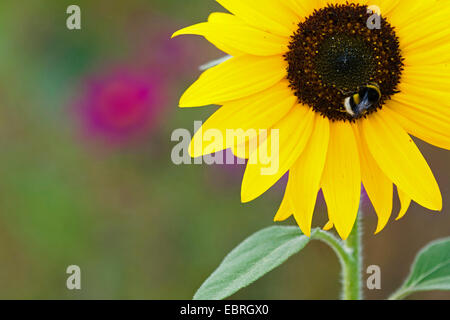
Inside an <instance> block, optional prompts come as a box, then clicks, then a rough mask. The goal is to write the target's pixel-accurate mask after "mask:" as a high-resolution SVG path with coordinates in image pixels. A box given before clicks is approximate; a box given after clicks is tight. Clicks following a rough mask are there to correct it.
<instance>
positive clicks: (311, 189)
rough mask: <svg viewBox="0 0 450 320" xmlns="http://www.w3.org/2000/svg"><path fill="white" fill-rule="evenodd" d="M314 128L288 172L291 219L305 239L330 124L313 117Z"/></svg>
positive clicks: (325, 152) (308, 228) (323, 163)
mask: <svg viewBox="0 0 450 320" xmlns="http://www.w3.org/2000/svg"><path fill="white" fill-rule="evenodd" d="M314 117H315V119H314V122H315V125H314V129H313V133H312V134H311V138H310V139H309V142H308V145H307V146H306V148H305V150H304V151H303V153H302V154H301V155H300V157H299V159H298V160H297V161H296V162H295V164H294V166H293V167H292V169H291V171H290V179H289V180H290V181H291V185H290V194H291V201H292V205H293V208H294V217H295V220H296V221H297V223H298V225H299V227H300V229H301V230H302V231H303V233H304V234H305V235H307V236H308V237H309V236H310V234H311V223H312V218H313V213H314V207H315V205H316V199H317V193H318V192H319V190H320V181H321V178H322V172H323V168H324V166H325V160H326V156H327V150H328V141H329V138H330V125H329V120H328V119H325V118H323V117H322V116H320V115H319V114H316V115H315V116H314Z"/></svg>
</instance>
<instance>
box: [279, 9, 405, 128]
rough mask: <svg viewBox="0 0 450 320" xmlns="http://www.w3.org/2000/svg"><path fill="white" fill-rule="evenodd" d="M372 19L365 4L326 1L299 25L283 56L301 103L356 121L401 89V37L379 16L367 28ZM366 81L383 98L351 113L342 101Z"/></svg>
mask: <svg viewBox="0 0 450 320" xmlns="http://www.w3.org/2000/svg"><path fill="white" fill-rule="evenodd" d="M371 17H372V18H373V17H374V16H373V14H372V13H370V12H369V13H368V10H367V6H363V5H356V4H345V5H328V6H327V7H325V8H322V9H320V10H316V11H314V13H313V14H312V15H311V16H309V17H308V18H307V19H306V20H305V21H304V22H302V23H300V24H299V26H298V30H297V32H296V33H295V34H294V35H293V36H292V38H291V43H290V45H289V52H288V53H287V54H286V55H285V59H286V61H287V62H288V69H287V71H288V80H289V81H290V86H291V88H292V90H293V91H294V93H295V95H296V96H297V98H298V100H299V102H300V103H303V104H305V105H308V106H310V107H311V108H313V109H314V110H315V111H317V112H319V113H320V114H322V115H323V116H326V117H328V118H329V119H330V120H344V121H345V120H351V121H352V120H354V119H356V118H359V117H363V116H366V115H368V114H370V113H372V112H374V111H376V110H378V109H379V108H381V107H382V106H383V104H384V103H385V102H386V101H387V100H389V99H390V98H391V96H392V95H393V94H395V93H397V92H398V91H397V86H398V84H399V82H400V78H401V74H402V70H403V58H402V56H401V52H400V48H399V41H398V38H397V36H396V34H395V31H394V28H393V27H392V26H391V25H390V24H389V23H388V22H387V21H386V20H385V19H384V18H383V17H382V16H381V17H379V16H377V17H375V18H378V19H379V22H380V24H379V27H380V28H376V25H373V27H370V28H369V26H370V25H368V21H374V20H370V18H371ZM369 23H370V22H369ZM368 85H371V86H377V87H379V91H380V93H381V97H380V99H379V100H378V101H371V102H372V103H371V104H369V105H366V108H365V109H364V112H361V113H357V114H353V115H351V114H349V112H348V110H346V108H345V105H344V101H345V100H346V98H348V97H351V96H353V95H354V94H356V93H358V92H359V91H360V89H361V88H364V87H365V86H368Z"/></svg>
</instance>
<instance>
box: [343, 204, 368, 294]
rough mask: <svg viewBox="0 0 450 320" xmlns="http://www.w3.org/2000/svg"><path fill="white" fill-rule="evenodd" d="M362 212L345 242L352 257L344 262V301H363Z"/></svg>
mask: <svg viewBox="0 0 450 320" xmlns="http://www.w3.org/2000/svg"><path fill="white" fill-rule="evenodd" d="M361 216H362V212H361V209H360V212H359V213H358V217H357V220H356V223H355V226H354V227H353V230H352V232H351V234H350V236H349V237H348V239H347V240H346V241H345V246H346V247H347V249H348V250H349V253H350V256H349V258H348V259H345V260H344V261H343V262H344V263H343V266H342V267H343V270H342V286H343V287H342V299H343V300H362V299H363V294H362V241H361V238H362V230H361V229H362V228H361V227H362V226H361Z"/></svg>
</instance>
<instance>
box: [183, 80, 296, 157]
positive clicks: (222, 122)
mask: <svg viewBox="0 0 450 320" xmlns="http://www.w3.org/2000/svg"><path fill="white" fill-rule="evenodd" d="M296 100H297V98H296V97H295V96H294V95H293V94H292V91H291V89H290V88H289V83H288V82H287V81H286V80H283V81H281V82H280V83H278V84H276V85H275V86H273V87H271V88H269V89H268V90H266V91H263V92H260V93H257V94H255V95H252V96H250V97H248V98H244V99H239V100H236V101H232V102H227V103H225V104H224V105H223V106H222V107H221V108H219V110H217V111H216V112H215V113H214V114H213V115H212V116H211V117H210V118H209V119H208V120H207V121H206V122H205V123H204V124H203V126H202V130H199V131H198V132H197V133H196V134H195V135H194V138H193V139H192V142H191V147H190V148H189V149H190V153H191V155H192V156H193V157H199V156H202V155H205V154H207V153H206V148H208V149H209V150H208V151H209V153H213V152H217V151H221V150H223V149H224V148H232V150H233V151H234V152H237V153H239V158H242V155H243V154H242V152H243V151H245V149H246V148H245V147H246V146H249V144H248V143H247V142H248V141H249V140H254V138H256V137H257V136H258V132H259V130H267V129H269V128H270V127H272V126H273V125H274V124H275V123H277V122H278V121H279V120H281V119H282V118H283V117H284V116H285V115H286V114H287V113H288V112H289V110H291V109H292V107H293V106H294V104H295V102H296ZM210 130H219V131H220V132H221V134H222V136H223V137H224V138H225V140H226V141H225V142H226V143H223V142H222V141H217V143H216V145H215V146H214V147H210V144H208V143H206V142H205V141H204V140H205V134H206V133H207V132H208V131H210ZM198 140H200V141H198ZM252 142H254V143H252V144H251V145H254V144H256V142H255V141H252ZM247 150H249V149H248V148H247ZM245 154H246V152H245ZM235 155H236V154H235ZM246 158H248V157H246Z"/></svg>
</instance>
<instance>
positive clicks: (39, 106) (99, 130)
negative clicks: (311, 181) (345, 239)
mask: <svg viewBox="0 0 450 320" xmlns="http://www.w3.org/2000/svg"><path fill="white" fill-rule="evenodd" d="M70 4H78V5H79V6H80V7H81V10H82V30H78V31H70V30H68V29H67V28H66V19H67V17H68V15H67V14H66V8H67V7H68V6H69V5H70ZM213 10H221V9H220V7H219V6H218V5H217V4H216V3H215V2H214V1H213V0H190V1H181V0H128V1H110V0H95V1H92V0H89V1H88V0H86V1H65V0H59V1H27V2H26V3H23V2H21V1H12V0H7V1H2V2H1V4H0V21H1V24H0V25H1V27H0V110H1V116H0V147H1V148H0V149H1V150H2V151H1V154H0V261H1V262H0V298H3V299H18V298H23V299H190V298H191V297H192V296H193V293H194V292H195V290H196V289H197V288H198V287H199V286H200V284H201V283H202V282H203V281H204V280H205V279H206V278H207V276H208V275H209V274H210V273H211V272H212V271H213V270H214V269H215V268H216V267H217V266H218V264H219V263H220V261H221V260H222V258H223V257H224V256H225V255H226V254H227V253H228V252H229V251H230V250H231V249H232V248H233V247H235V246H236V245H237V244H238V243H240V242H241V241H242V240H243V239H244V238H246V237H247V236H248V235H250V234H252V233H254V232H256V231H257V230H259V229H261V228H263V227H266V226H270V225H273V222H272V218H273V216H274V214H275V212H276V210H277V208H278V206H279V203H280V201H281V198H282V193H283V189H284V186H283V182H281V183H279V184H278V185H276V186H275V187H274V188H272V189H271V190H270V191H269V192H267V193H266V194H265V195H264V196H263V197H261V198H259V199H258V200H256V201H254V202H252V203H250V204H246V205H243V204H241V203H240V201H239V194H240V182H241V178H242V174H243V169H244V168H243V167H242V166H217V165H215V166H206V165H202V166H199V165H191V166H188V165H182V166H176V165H174V164H173V163H172V162H171V158H170V155H171V149H172V148H173V146H174V145H175V144H176V143H175V142H171V140H170V136H171V133H172V132H173V130H175V129H177V128H186V129H189V130H190V131H191V132H192V131H193V121H194V120H205V119H206V118H207V117H208V116H209V115H210V114H211V113H212V112H213V111H214V109H215V108H214V107H206V108H197V109H190V110H181V109H178V108H177V102H178V98H179V96H180V95H181V93H182V92H183V90H184V89H185V88H186V87H187V86H188V85H189V83H191V82H192V81H193V80H195V79H196V77H197V76H198V75H199V71H198V66H199V65H201V64H203V63H205V62H208V61H210V60H213V59H216V58H219V57H221V56H222V55H223V54H222V53H221V52H219V51H218V50H216V49H215V48H214V47H212V46H211V45H209V44H208V43H207V42H206V41H204V40H203V39H200V38H197V37H183V38H177V39H174V40H170V39H169V38H170V35H171V34H172V33H173V32H174V31H175V30H177V29H179V28H181V27H184V26H187V25H190V24H193V23H196V22H200V21H204V20H205V19H206V17H207V15H208V13H209V12H211V11H213ZM419 145H420V147H421V149H422V150H423V152H424V154H425V156H426V158H427V159H428V160H429V163H430V165H431V167H432V169H433V170H434V172H435V175H436V178H437V180H438V182H439V183H440V185H441V189H442V193H443V197H444V203H445V204H444V210H443V212H442V213H440V214H433V213H431V212H428V211H427V210H425V209H423V208H421V207H419V206H418V205H415V204H414V205H413V206H412V208H411V210H410V211H409V213H408V214H407V216H406V217H405V218H404V219H403V220H401V221H399V222H394V221H393V222H391V223H390V224H389V225H388V226H387V228H386V229H385V230H384V231H383V232H382V233H381V234H379V235H377V236H373V231H374V230H375V227H376V217H375V214H374V212H373V209H372V207H371V205H370V204H365V205H364V210H365V212H366V213H365V216H364V226H365V231H366V232H365V239H364V241H365V248H364V251H365V265H366V266H367V265H372V264H375V265H379V266H380V267H381V270H382V290H380V291H370V292H369V291H366V296H367V298H369V299H379V298H385V297H386V296H387V295H388V294H389V293H391V292H392V291H393V290H394V289H395V288H396V287H398V286H399V285H400V284H401V282H402V281H403V279H404V278H405V277H406V275H407V273H408V271H409V265H410V264H411V262H412V260H413V258H414V255H415V253H416V252H417V251H418V250H419V249H420V248H421V247H422V246H424V245H425V244H426V243H428V242H429V241H431V240H434V239H437V238H440V237H445V236H448V235H449V222H450V216H449V215H448V210H449V209H448V208H449V201H450V200H449V199H450V192H449V185H450V179H449V178H450V177H449V172H448V164H449V160H450V158H449V153H448V152H445V151H443V150H439V149H437V148H434V147H431V146H428V145H426V144H424V143H421V142H419ZM418 183H420V182H418ZM398 208H399V206H398V200H397V199H396V203H395V208H394V210H396V211H398ZM394 214H395V212H394ZM324 222H325V208H324V205H323V202H322V201H320V203H319V205H318V208H317V213H316V218H315V220H314V224H315V225H321V224H323V223H324ZM287 223H288V224H293V221H289V222H287ZM72 264H75V265H79V266H80V267H81V270H82V290H80V291H69V290H67V288H66V286H65V283H66V277H67V275H66V273H65V272H66V268H67V266H69V265H72ZM339 272H340V271H339V264H338V262H337V259H336V257H335V256H334V254H333V252H332V251H331V250H330V249H329V248H328V247H326V246H325V245H323V244H321V243H315V242H314V243H312V244H310V245H309V246H308V247H307V248H306V249H305V250H304V251H302V252H301V254H299V255H297V256H295V257H293V258H291V259H290V260H289V261H288V262H287V263H286V264H284V265H283V266H281V267H280V268H278V269H276V270H275V271H273V272H271V273H270V274H268V275H267V276H265V277H264V278H263V279H261V280H259V281H257V282H256V283H255V284H253V285H252V286H250V287H248V288H246V289H244V290H242V291H241V292H239V293H238V294H236V295H235V296H233V297H232V298H235V299H335V298H337V297H338V295H339V282H338V281H337V277H338V275H339ZM413 298H427V299H431V298H438V299H439V298H450V295H449V294H447V293H436V292H433V293H423V294H417V295H415V296H414V297H413Z"/></svg>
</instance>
